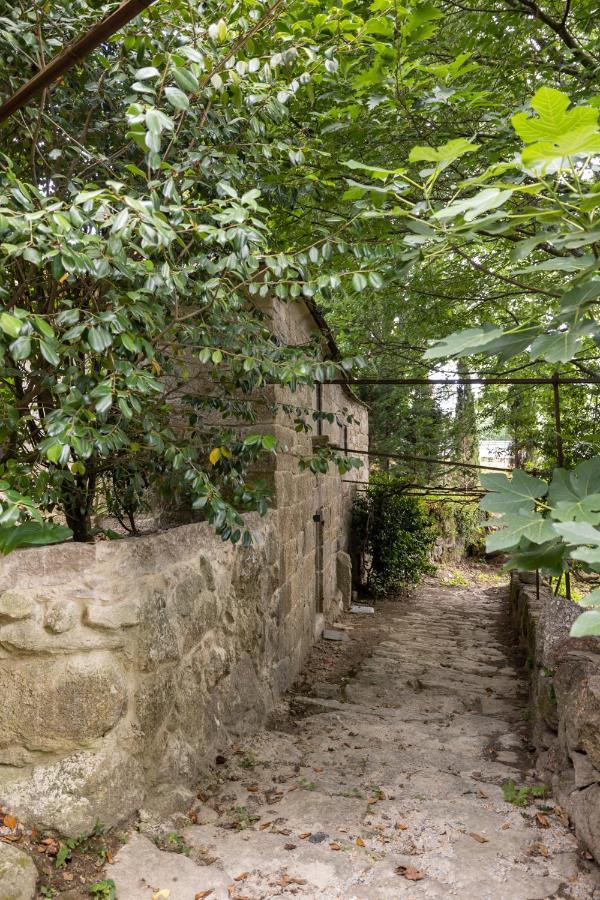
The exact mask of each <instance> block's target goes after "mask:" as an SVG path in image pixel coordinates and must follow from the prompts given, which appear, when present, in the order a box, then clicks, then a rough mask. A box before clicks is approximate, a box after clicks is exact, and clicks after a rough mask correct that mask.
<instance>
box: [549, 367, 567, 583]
mask: <svg viewBox="0 0 600 900" xmlns="http://www.w3.org/2000/svg"><path fill="white" fill-rule="evenodd" d="M552 394H553V397H554V428H555V432H556V462H557V464H558V466H559V468H560V469H562V468H563V467H564V464H565V455H564V448H563V439H562V425H561V421H560V388H559V376H558V372H555V373H554V375H553V376H552ZM559 585H560V579H559V581H558V585H557V587H556V590H557V593H558V587H559ZM565 594H566V595H567V600H570V599H571V575H570V573H569V572H565Z"/></svg>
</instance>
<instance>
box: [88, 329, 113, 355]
mask: <svg viewBox="0 0 600 900" xmlns="http://www.w3.org/2000/svg"><path fill="white" fill-rule="evenodd" d="M87 341H88V344H89V345H90V347H91V348H92V350H95V351H96V353H102V351H103V350H107V349H108V348H109V347H110V345H111V344H112V336H111V334H110V332H109V331H107V330H106V328H103V327H102V326H101V325H94V327H93V328H90V329H89V330H88V333H87Z"/></svg>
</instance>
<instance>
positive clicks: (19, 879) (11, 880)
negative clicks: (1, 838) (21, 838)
mask: <svg viewBox="0 0 600 900" xmlns="http://www.w3.org/2000/svg"><path fill="white" fill-rule="evenodd" d="M36 884H37V869H36V867H35V865H34V862H33V860H32V859H31V857H30V856H29V854H28V853H25V851H24V850H21V848H20V847H15V846H13V845H11V844H6V843H4V842H2V843H0V897H1V898H2V900H33V898H34V897H35V886H36Z"/></svg>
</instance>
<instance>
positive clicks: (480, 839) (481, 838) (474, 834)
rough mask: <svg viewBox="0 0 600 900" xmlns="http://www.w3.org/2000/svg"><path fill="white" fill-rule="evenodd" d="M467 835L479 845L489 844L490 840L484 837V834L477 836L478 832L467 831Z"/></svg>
mask: <svg viewBox="0 0 600 900" xmlns="http://www.w3.org/2000/svg"><path fill="white" fill-rule="evenodd" d="M467 834H468V835H469V837H471V838H473V840H474V841H477V842H478V843H479V844H489V838H486V837H484V836H483V835H482V834H477V832H476V831H467Z"/></svg>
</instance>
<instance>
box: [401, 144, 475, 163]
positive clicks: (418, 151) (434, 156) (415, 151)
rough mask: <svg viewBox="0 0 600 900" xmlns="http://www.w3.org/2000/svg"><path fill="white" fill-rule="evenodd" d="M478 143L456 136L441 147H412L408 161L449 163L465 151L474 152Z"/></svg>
mask: <svg viewBox="0 0 600 900" xmlns="http://www.w3.org/2000/svg"><path fill="white" fill-rule="evenodd" d="M478 149H479V144H472V143H471V141H467V140H465V139H464V138H456V139H455V140H452V141H448V142H447V143H446V144H442V145H441V147H437V148H434V147H413V148H412V150H411V151H410V154H409V156H408V159H409V162H421V161H423V162H435V163H446V164H449V163H451V162H454V160H456V159H460V157H461V156H464V155H465V153H474V152H475V151H476V150H478Z"/></svg>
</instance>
